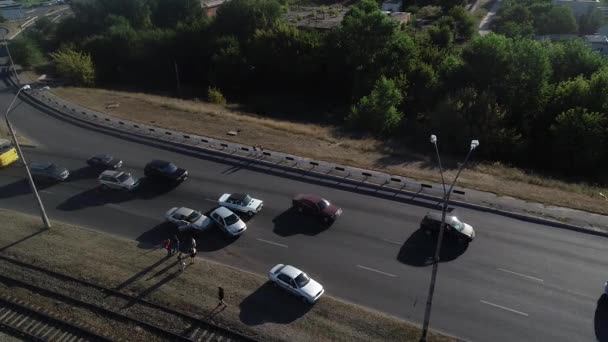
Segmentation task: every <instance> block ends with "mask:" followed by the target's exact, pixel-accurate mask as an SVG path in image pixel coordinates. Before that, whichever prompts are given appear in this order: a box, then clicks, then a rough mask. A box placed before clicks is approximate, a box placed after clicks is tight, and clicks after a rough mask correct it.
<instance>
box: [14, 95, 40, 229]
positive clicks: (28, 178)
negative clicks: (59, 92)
mask: <svg viewBox="0 0 608 342" xmlns="http://www.w3.org/2000/svg"><path fill="white" fill-rule="evenodd" d="M29 89H31V87H30V85H29V84H26V85H24V86H23V87H21V88H19V91H17V94H16V95H15V97H14V98H13V101H12V102H11V104H10V105H9V106H8V108H7V109H6V113H4V118H5V119H6V126H7V127H8V131H9V132H10V134H11V138H12V139H13V143H15V148H16V149H17V154H18V155H19V158H20V159H21V160H22V161H23V166H24V167H25V172H26V173H27V180H28V181H29V183H30V188H31V189H32V192H33V193H34V196H35V197H36V201H37V202H38V207H39V208H40V214H41V216H42V221H43V222H44V227H45V228H47V229H48V228H51V222H50V221H49V218H48V217H47V216H46V211H44V206H43V205H42V201H41V200H40V196H39V195H38V190H36V184H34V180H33V179H32V174H31V173H30V169H29V167H28V166H27V162H26V161H25V156H24V155H23V152H21V147H20V146H19V142H18V141H17V136H16V135H15V131H13V126H11V122H10V121H9V120H8V114H9V113H10V111H11V108H12V107H13V104H14V103H15V100H17V98H18V97H19V93H21V91H22V90H29Z"/></svg>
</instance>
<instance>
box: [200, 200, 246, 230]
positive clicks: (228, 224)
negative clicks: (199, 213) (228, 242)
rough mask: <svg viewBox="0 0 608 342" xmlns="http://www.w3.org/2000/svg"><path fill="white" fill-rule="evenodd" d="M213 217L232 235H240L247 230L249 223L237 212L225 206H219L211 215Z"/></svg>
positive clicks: (221, 227)
mask: <svg viewBox="0 0 608 342" xmlns="http://www.w3.org/2000/svg"><path fill="white" fill-rule="evenodd" d="M209 217H211V219H212V220H213V221H214V222H215V223H216V224H217V225H218V226H219V227H220V229H222V230H223V231H224V233H226V234H228V235H230V236H233V237H235V236H239V235H241V234H243V233H244V232H245V230H247V225H246V224H245V222H243V220H241V219H240V218H239V217H238V216H237V215H236V214H235V213H233V212H232V211H230V209H228V208H225V207H219V208H217V209H215V210H213V211H212V212H211V214H210V215H209Z"/></svg>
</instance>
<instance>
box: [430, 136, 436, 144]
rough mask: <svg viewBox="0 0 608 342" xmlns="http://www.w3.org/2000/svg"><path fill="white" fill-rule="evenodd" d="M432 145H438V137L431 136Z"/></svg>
mask: <svg viewBox="0 0 608 342" xmlns="http://www.w3.org/2000/svg"><path fill="white" fill-rule="evenodd" d="M431 143H433V144H436V143H437V136H436V135H435V134H431Z"/></svg>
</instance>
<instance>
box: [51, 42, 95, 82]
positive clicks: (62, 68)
mask: <svg viewBox="0 0 608 342" xmlns="http://www.w3.org/2000/svg"><path fill="white" fill-rule="evenodd" d="M51 58H52V59H53V64H54V67H55V70H56V71H57V72H58V73H59V75H60V77H63V78H65V79H66V80H67V81H68V82H69V83H70V84H73V85H81V86H91V85H93V83H95V68H94V67H93V61H92V60H91V55H89V54H85V53H82V52H79V51H75V50H71V49H64V50H59V51H57V52H54V53H51Z"/></svg>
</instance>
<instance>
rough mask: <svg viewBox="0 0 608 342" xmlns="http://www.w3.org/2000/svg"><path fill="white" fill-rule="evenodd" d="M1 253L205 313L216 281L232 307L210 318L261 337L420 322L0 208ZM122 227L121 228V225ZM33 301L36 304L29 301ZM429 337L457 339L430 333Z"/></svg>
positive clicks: (298, 337)
mask: <svg viewBox="0 0 608 342" xmlns="http://www.w3.org/2000/svg"><path fill="white" fill-rule="evenodd" d="M0 221H1V222H3V224H2V234H0V253H2V254H3V255H8V256H11V257H14V258H17V259H18V260H20V261H23V262H27V263H31V264H35V265H37V266H39V267H44V268H47V269H50V270H53V271H56V272H61V273H64V274H68V275H70V276H73V277H76V278H80V279H85V280H87V281H90V282H94V283H98V284H100V285H103V286H106V287H110V288H120V289H121V291H125V292H127V293H130V294H131V295H142V296H144V298H145V299H148V300H150V301H153V302H156V303H159V304H163V305H167V306H170V307H174V308H177V309H180V310H183V311H187V312H190V313H192V314H195V315H197V316H199V317H206V316H208V315H209V314H210V313H211V312H212V311H213V309H214V308H215V307H216V304H217V297H216V295H217V286H220V285H221V286H222V287H224V288H225V289H226V301H227V303H228V304H229V307H228V308H227V309H226V310H224V311H222V312H221V313H220V314H218V315H215V316H212V319H211V320H212V321H215V322H217V323H220V324H221V325H224V326H228V327H230V328H231V329H233V330H236V331H239V332H243V333H245V334H246V335H249V336H252V337H254V338H256V339H258V340H263V341H417V340H418V338H419V336H420V330H419V328H418V327H417V326H415V325H413V324H411V323H409V322H405V321H402V320H399V319H396V318H394V317H391V316H387V315H384V314H382V313H379V312H376V311H373V310H369V309H366V308H364V307H361V306H357V305H354V304H349V303H346V302H344V301H341V300H338V299H335V298H332V297H330V296H325V297H323V298H322V299H321V300H320V301H319V302H318V303H317V304H316V305H314V306H309V305H306V304H303V303H301V302H299V301H298V300H296V299H295V298H293V297H291V296H288V295H287V294H285V293H283V292H282V291H280V290H278V289H275V288H273V287H270V286H269V285H268V284H267V282H266V280H265V278H264V277H262V276H257V275H254V274H251V273H247V272H243V271H238V270H236V269H233V268H230V267H227V266H223V265H221V264H218V263H214V262H208V261H205V260H197V261H196V262H195V263H194V264H192V265H189V266H188V267H187V268H186V270H185V271H184V272H183V273H181V272H180V271H179V269H178V265H177V264H176V262H175V260H174V259H175V258H173V257H171V258H164V256H165V254H166V253H165V251H164V250H162V249H159V248H157V247H155V246H142V245H141V244H140V245H139V246H138V243H137V242H135V241H131V240H127V239H122V238H117V237H114V236H111V235H107V234H102V233H99V232H95V231H91V230H88V229H83V228H79V227H76V226H72V225H68V224H63V223H59V222H53V227H52V228H51V229H50V230H42V231H41V230H40V227H41V224H40V222H39V219H37V218H34V217H31V216H27V215H23V214H18V213H13V212H8V211H3V210H0ZM125 228H126V227H125ZM33 304H36V303H33ZM429 341H437V342H443V341H445V342H447V341H455V339H453V338H450V337H445V336H442V335H437V334H432V336H431V338H430V339H429Z"/></svg>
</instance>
